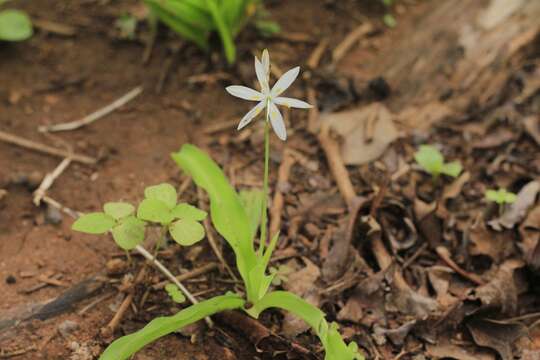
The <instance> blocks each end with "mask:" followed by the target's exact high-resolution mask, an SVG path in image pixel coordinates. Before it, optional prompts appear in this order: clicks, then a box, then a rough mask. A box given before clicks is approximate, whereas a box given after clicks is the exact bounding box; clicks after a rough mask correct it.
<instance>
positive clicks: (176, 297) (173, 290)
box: [165, 283, 186, 304]
mask: <svg viewBox="0 0 540 360" xmlns="http://www.w3.org/2000/svg"><path fill="white" fill-rule="evenodd" d="M165 291H166V292H167V294H169V296H170V297H171V299H172V301H174V302H175V303H177V304H181V303H183V302H184V301H186V297H185V296H184V294H183V293H182V291H180V289H179V288H178V286H176V285H175V284H172V283H171V284H167V285H165Z"/></svg>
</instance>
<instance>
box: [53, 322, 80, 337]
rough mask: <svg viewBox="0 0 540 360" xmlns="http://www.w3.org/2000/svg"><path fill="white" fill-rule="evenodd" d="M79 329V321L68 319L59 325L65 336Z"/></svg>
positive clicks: (59, 329) (61, 332)
mask: <svg viewBox="0 0 540 360" xmlns="http://www.w3.org/2000/svg"><path fill="white" fill-rule="evenodd" d="M78 329H79V323H78V322H76V321H73V320H66V321H64V322H63V323H61V324H60V325H58V331H59V332H60V334H62V336H63V337H67V336H68V335H69V334H71V333H72V332H74V331H75V330H78Z"/></svg>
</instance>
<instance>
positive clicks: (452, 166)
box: [441, 161, 463, 177]
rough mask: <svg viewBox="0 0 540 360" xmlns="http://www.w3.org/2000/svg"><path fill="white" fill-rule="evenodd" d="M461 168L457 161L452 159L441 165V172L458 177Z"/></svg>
mask: <svg viewBox="0 0 540 360" xmlns="http://www.w3.org/2000/svg"><path fill="white" fill-rule="evenodd" d="M462 169H463V168H462V167H461V164H460V162H459V161H452V162H451V163H446V164H444V165H443V167H442V170H441V173H443V174H445V175H448V176H452V177H458V176H459V174H460V173H461V170H462Z"/></svg>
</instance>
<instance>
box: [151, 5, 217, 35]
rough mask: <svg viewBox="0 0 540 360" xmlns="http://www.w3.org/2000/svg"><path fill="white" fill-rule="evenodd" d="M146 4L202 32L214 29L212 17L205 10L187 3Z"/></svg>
mask: <svg viewBox="0 0 540 360" xmlns="http://www.w3.org/2000/svg"><path fill="white" fill-rule="evenodd" d="M146 2H147V3H152V4H153V5H155V6H158V7H160V8H161V9H163V10H164V11H166V12H168V13H170V14H171V15H172V16H174V17H175V18H177V20H178V21H182V22H183V23H185V24H189V25H191V26H193V27H194V28H197V29H200V30H202V31H210V30H212V29H213V27H214V23H213V21H212V17H211V16H210V14H209V13H208V12H207V11H206V9H205V8H201V7H200V6H194V5H193V4H192V3H189V2H187V1H175V0H146Z"/></svg>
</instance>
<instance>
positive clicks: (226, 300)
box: [74, 0, 364, 360]
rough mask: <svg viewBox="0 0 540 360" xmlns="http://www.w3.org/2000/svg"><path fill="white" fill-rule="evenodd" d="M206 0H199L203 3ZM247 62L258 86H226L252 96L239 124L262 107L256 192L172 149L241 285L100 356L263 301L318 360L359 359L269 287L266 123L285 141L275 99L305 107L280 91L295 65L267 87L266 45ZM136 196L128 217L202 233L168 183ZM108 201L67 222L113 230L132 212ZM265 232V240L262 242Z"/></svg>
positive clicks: (121, 358)
mask: <svg viewBox="0 0 540 360" xmlns="http://www.w3.org/2000/svg"><path fill="white" fill-rule="evenodd" d="M212 1H213V0H207V4H208V3H210V2H212ZM231 2H232V0H231ZM222 4H225V2H223V3H222ZM255 64H256V65H255V67H256V73H257V78H258V79H259V82H260V85H261V90H262V91H261V92H259V91H257V90H253V89H249V88H246V87H243V86H232V87H229V88H227V91H229V93H231V94H232V95H235V96H237V97H240V98H243V99H246V100H252V101H257V102H258V104H257V105H255V107H254V108H253V109H252V110H251V111H249V112H248V113H247V114H246V116H244V118H243V119H242V120H241V121H240V126H239V127H240V128H241V127H244V126H246V125H248V124H249V123H250V122H251V121H252V120H253V119H254V118H255V117H256V116H257V115H258V114H260V113H261V112H262V111H263V110H264V109H266V118H265V122H266V126H265V158H264V161H265V166H264V176H263V191H262V192H261V191H260V190H249V191H243V192H241V193H240V194H239V193H237V192H236V190H235V189H234V188H233V187H232V186H231V184H230V183H229V181H228V180H227V178H226V177H225V174H224V173H223V171H222V170H221V168H220V167H219V166H218V165H217V164H216V163H215V162H214V161H213V160H212V159H211V158H210V157H209V156H208V155H207V154H206V153H204V152H203V151H201V150H200V149H199V148H197V147H196V146H193V145H189V144H186V145H184V146H183V147H182V148H181V149H180V151H179V152H177V153H174V154H172V158H173V160H174V161H175V162H176V163H177V164H178V166H179V167H180V168H181V169H182V170H184V172H186V173H187V174H188V175H190V176H191V178H192V179H193V182H194V183H195V184H196V185H197V186H198V187H200V188H201V189H203V190H204V191H206V193H207V194H208V197H209V199H210V215H211V219H212V224H213V225H214V227H215V229H216V230H217V231H218V232H219V234H220V235H221V236H222V237H223V239H224V240H225V241H226V242H227V243H228V244H229V245H230V247H231V248H232V251H233V252H234V255H235V258H236V268H237V270H238V273H239V274H240V277H241V278H242V281H243V284H244V291H243V292H242V293H241V294H233V293H226V294H225V295H222V296H217V297H214V298H211V299H208V300H204V301H201V302H199V303H195V304H194V305H191V306H188V307H186V308H185V309H183V310H181V311H180V312H178V313H177V314H175V315H172V316H166V317H159V318H156V319H154V320H152V321H151V322H150V323H149V324H147V325H146V326H145V327H144V328H142V329H141V330H139V331H136V332H134V333H132V334H130V335H126V336H123V337H121V338H119V339H117V340H115V341H114V342H113V343H112V344H110V345H109V347H108V348H107V349H106V350H105V352H104V353H103V354H102V355H101V357H100V359H101V360H125V359H128V358H130V357H131V356H132V355H133V354H134V353H135V352H137V351H139V350H140V349H141V348H142V347H144V346H145V345H147V344H149V343H151V342H153V341H155V340H157V339H158V338H160V337H163V336H165V335H167V334H170V333H173V332H175V331H177V330H179V329H180V328H182V327H183V326H186V325H189V324H192V323H194V322H196V321H199V320H201V319H203V318H206V317H208V316H211V315H213V314H216V313H218V312H221V311H225V310H234V309H236V310H242V311H244V312H245V313H247V314H248V315H250V316H252V317H253V318H258V317H259V315H260V314H261V313H262V312H263V311H265V310H266V309H269V308H279V309H283V310H286V311H289V312H291V313H293V314H294V315H296V316H298V317H299V318H301V319H303V320H304V321H305V322H306V323H308V324H309V325H310V326H311V328H312V329H313V331H314V333H315V334H316V335H317V336H318V337H319V339H320V340H321V343H322V345H323V347H324V349H325V351H326V355H325V360H363V359H364V357H363V356H362V354H361V353H360V352H359V350H358V346H357V344H356V343H355V342H350V343H349V344H347V343H345V341H344V340H343V338H342V337H341V335H340V334H339V331H338V326H337V324H335V323H328V322H327V321H326V319H325V314H324V313H323V312H322V311H321V310H320V309H318V308H317V307H315V306H313V305H311V304H310V303H308V302H307V301H305V300H303V299H301V298H300V297H298V296H297V295H295V294H293V293H290V292H287V291H280V290H273V289H272V283H273V281H274V279H275V278H276V276H277V275H278V274H279V271H277V270H276V271H272V270H271V269H268V264H269V262H270V258H271V256H272V253H273V251H274V249H275V248H276V245H277V242H278V239H279V233H276V234H273V235H272V236H267V211H268V209H267V208H268V207H267V198H268V195H269V191H268V178H269V176H268V170H269V166H268V164H269V159H270V124H271V126H272V128H273V130H274V132H275V133H276V135H277V136H278V137H279V138H280V139H282V140H285V139H286V137H287V132H286V128H285V123H284V121H283V117H282V115H281V113H280V111H279V109H278V108H277V105H284V106H288V107H297V108H309V107H310V105H309V104H307V103H305V102H303V101H301V100H297V99H291V98H286V97H281V96H280V95H281V94H282V93H283V92H284V91H285V90H286V89H287V88H288V87H289V86H290V85H291V84H292V82H293V81H294V80H295V79H296V77H297V76H298V74H299V68H294V69H292V70H290V71H288V72H286V73H285V74H284V75H283V77H282V78H281V79H279V80H278V81H277V83H276V84H275V85H274V87H273V88H270V87H269V84H268V79H269V75H270V72H269V71H270V70H269V69H270V59H269V56H268V52H266V51H265V52H264V53H263V58H262V61H259V59H258V58H256V59H255ZM144 195H145V199H144V200H143V201H142V202H141V203H140V204H139V206H138V209H137V215H136V217H134V218H135V219H137V220H139V221H143V222H149V223H152V224H158V225H159V226H161V227H162V229H163V230H164V232H165V233H166V232H167V231H168V232H169V233H170V234H171V236H172V237H173V238H174V239H175V240H177V241H178V242H179V243H181V244H185V245H189V244H190V243H191V242H192V241H186V239H188V240H189V239H191V240H197V239H199V237H200V236H202V235H204V232H201V231H199V230H197V226H196V225H198V223H197V222H198V221H200V220H202V219H204V217H205V216H206V213H204V212H202V211H200V210H199V209H196V208H194V207H192V206H190V205H187V204H177V203H176V202H177V199H176V192H175V191H174V188H173V187H172V186H170V185H168V184H160V185H157V186H151V187H148V188H146V190H145V192H144ZM109 208H110V206H106V208H105V209H104V210H105V212H104V213H94V214H89V215H87V216H85V217H82V218H81V219H80V220H79V221H77V222H76V223H75V224H74V228H75V229H79V230H80V229H82V230H83V231H85V230H86V232H92V233H96V232H97V233H102V232H106V231H108V230H111V229H112V231H113V236H114V229H115V227H117V226H120V224H122V223H123V222H124V221H125V220H124V219H128V218H133V210H134V209H132V208H130V209H128V208H127V206H124V205H122V206H114V207H113V208H114V211H112V212H111V211H110V209H109ZM108 209H109V210H108ZM128 210H129V211H128ZM113 215H114V216H113ZM178 218H179V220H177V219H178ZM187 224H189V226H188V225H187ZM176 227H178V229H176ZM259 230H260V236H259V244H258V249H256V246H255V244H256V241H255V240H256V238H257V234H258V233H259ZM268 239H270V240H269V241H267V240H268ZM278 280H281V279H278ZM166 291H167V292H168V293H169V295H170V296H171V297H172V298H173V300H174V301H180V300H183V297H181V296H179V295H181V294H179V289H178V288H176V287H175V286H171V285H168V286H167V287H166Z"/></svg>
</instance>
